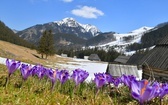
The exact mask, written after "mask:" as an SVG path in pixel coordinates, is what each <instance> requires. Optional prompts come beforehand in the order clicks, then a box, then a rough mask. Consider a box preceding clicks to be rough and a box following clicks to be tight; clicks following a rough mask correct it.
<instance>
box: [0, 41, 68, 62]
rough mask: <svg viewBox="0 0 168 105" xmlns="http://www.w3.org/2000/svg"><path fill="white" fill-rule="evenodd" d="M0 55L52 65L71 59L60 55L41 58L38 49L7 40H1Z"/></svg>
mask: <svg viewBox="0 0 168 105" xmlns="http://www.w3.org/2000/svg"><path fill="white" fill-rule="evenodd" d="M0 57H5V58H10V59H15V60H20V61H23V62H28V63H33V64H42V65H52V64H55V63H57V62H62V63H66V62H68V61H69V60H70V59H68V58H63V57H60V56H58V55H54V56H51V57H48V59H41V58H40V57H41V56H40V54H38V53H37V52H36V50H32V49H29V48H25V47H22V46H18V45H15V44H11V43H9V42H5V41H0Z"/></svg>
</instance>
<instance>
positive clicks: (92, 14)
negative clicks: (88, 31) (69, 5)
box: [71, 6, 104, 19]
mask: <svg viewBox="0 0 168 105" xmlns="http://www.w3.org/2000/svg"><path fill="white" fill-rule="evenodd" d="M71 13H72V14H74V15H76V16H81V17H84V18H95V19H96V18H97V17H98V16H103V15H104V13H103V12H102V11H101V10H98V9H97V8H95V7H89V6H83V7H81V6H79V7H78V9H73V10H72V11H71Z"/></svg>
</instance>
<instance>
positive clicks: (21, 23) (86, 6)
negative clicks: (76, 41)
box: [0, 0, 168, 33]
mask: <svg viewBox="0 0 168 105" xmlns="http://www.w3.org/2000/svg"><path fill="white" fill-rule="evenodd" d="M167 4H168V0H1V2H0V20H1V21H3V22H4V23H5V24H6V25H7V26H8V27H10V28H12V29H16V30H23V29H26V28H28V27H30V26H33V25H36V24H43V23H48V22H52V21H59V20H62V19H63V18H66V17H72V18H74V19H75V20H76V21H78V22H80V23H82V24H92V25H95V26H96V27H98V29H100V30H101V31H102V32H109V31H114V32H118V33H126V32H130V31H132V30H135V29H137V28H140V27H142V26H149V27H154V26H156V25H157V24H159V23H162V22H167V21H168V6H167Z"/></svg>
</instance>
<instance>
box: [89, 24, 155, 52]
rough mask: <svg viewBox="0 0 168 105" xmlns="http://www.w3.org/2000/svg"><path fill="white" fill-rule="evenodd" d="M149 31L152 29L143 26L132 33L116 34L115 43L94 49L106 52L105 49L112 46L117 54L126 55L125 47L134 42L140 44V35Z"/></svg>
mask: <svg viewBox="0 0 168 105" xmlns="http://www.w3.org/2000/svg"><path fill="white" fill-rule="evenodd" d="M151 29H153V27H146V26H144V27H141V28H139V29H136V30H134V31H131V32H129V33H123V34H119V33H116V34H114V36H115V39H116V40H115V41H112V42H109V43H106V44H101V45H98V46H96V47H100V48H102V49H105V50H106V49H107V48H109V47H112V46H113V47H114V48H115V50H117V51H118V52H121V53H127V52H126V51H125V48H126V46H128V45H130V44H133V43H135V42H136V43H141V37H142V35H144V33H147V32H149V31H150V30H151ZM90 47H91V48H93V47H95V46H90Z"/></svg>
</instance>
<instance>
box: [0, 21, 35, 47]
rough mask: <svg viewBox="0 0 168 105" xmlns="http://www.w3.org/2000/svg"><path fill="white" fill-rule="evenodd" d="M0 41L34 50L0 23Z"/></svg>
mask: <svg viewBox="0 0 168 105" xmlns="http://www.w3.org/2000/svg"><path fill="white" fill-rule="evenodd" d="M0 40H3V41H7V42H10V43H13V44H16V45H21V46H24V47H29V48H34V46H33V45H32V44H30V43H28V42H27V41H25V40H23V39H22V38H20V37H19V36H18V35H16V34H15V33H14V32H13V31H12V30H11V29H10V28H9V27H7V26H6V25H5V24H4V23H3V22H2V21H0Z"/></svg>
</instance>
